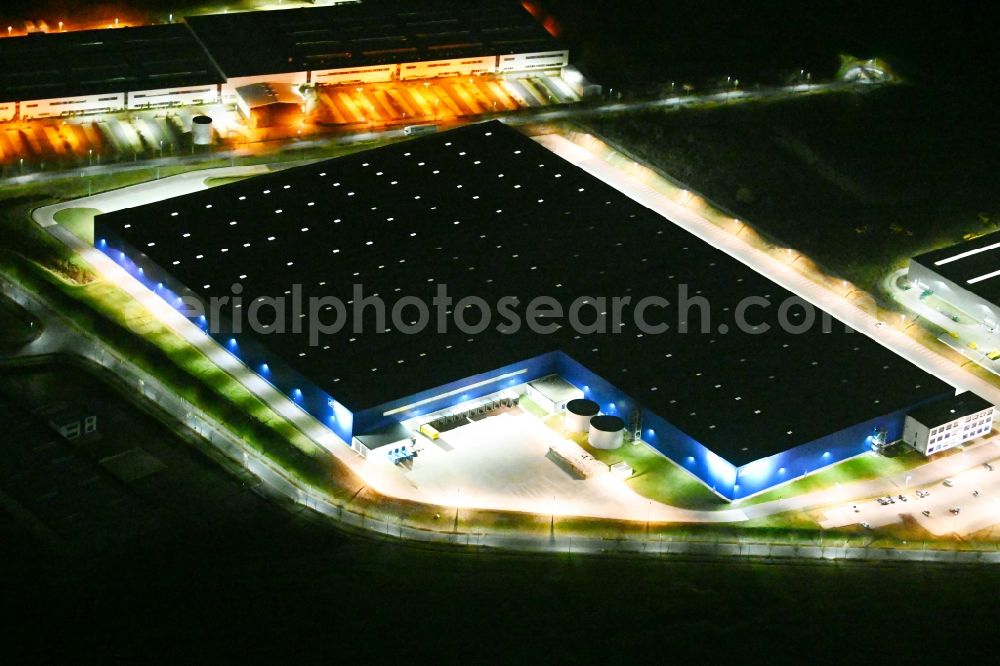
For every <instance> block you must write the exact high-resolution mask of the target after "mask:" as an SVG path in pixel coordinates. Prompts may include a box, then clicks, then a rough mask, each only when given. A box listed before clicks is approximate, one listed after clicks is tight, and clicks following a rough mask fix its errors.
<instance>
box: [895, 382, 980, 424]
mask: <svg viewBox="0 0 1000 666" xmlns="http://www.w3.org/2000/svg"><path fill="white" fill-rule="evenodd" d="M992 406H993V403H991V402H990V401H988V400H985V399H983V398H980V397H979V396H978V395H976V394H975V393H973V392H972V391H966V392H965V393H962V394H960V395H956V396H955V397H953V398H949V399H947V400H938V401H936V402H932V403H930V404H928V405H923V406H921V407H917V408H916V409H914V410H913V411H911V412H910V413H909V415H910V416H912V417H913V418H914V419H916V420H917V421H918V422H920V423H922V424H924V425H925V426H927V427H928V428H936V427H937V426H939V425H943V424H945V423H951V422H952V421H954V420H955V419H960V418H962V417H963V416H968V415H970V414H975V413H976V412H981V411H983V410H984V409H987V408H989V407H992Z"/></svg>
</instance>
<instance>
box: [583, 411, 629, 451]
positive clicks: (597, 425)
mask: <svg viewBox="0 0 1000 666" xmlns="http://www.w3.org/2000/svg"><path fill="white" fill-rule="evenodd" d="M624 436H625V422H624V421H622V420H621V419H620V418H618V417H617V416H608V415H606V414H604V415H600V416H594V417H592V418H591V419H590V433H589V435H588V437H587V439H588V440H589V441H590V445H591V446H593V447H594V448H595V449H617V448H618V447H619V446H621V445H622V442H623V441H624Z"/></svg>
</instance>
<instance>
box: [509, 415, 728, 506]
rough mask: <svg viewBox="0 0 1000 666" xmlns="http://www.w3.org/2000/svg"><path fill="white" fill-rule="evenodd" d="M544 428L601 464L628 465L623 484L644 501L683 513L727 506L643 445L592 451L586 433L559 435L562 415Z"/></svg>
mask: <svg viewBox="0 0 1000 666" xmlns="http://www.w3.org/2000/svg"><path fill="white" fill-rule="evenodd" d="M523 400H524V398H522V401H523ZM546 424H547V425H548V426H549V427H550V428H552V429H553V430H556V431H558V432H559V433H560V434H563V435H564V436H565V437H568V438H570V439H572V440H573V441H574V442H576V443H577V444H579V445H580V446H581V447H582V448H583V449H584V450H585V451H587V452H588V453H590V454H591V455H592V456H594V457H595V458H597V459H598V460H600V461H601V462H603V463H606V464H608V465H614V464H615V463H617V462H621V461H623V460H624V461H625V462H627V463H628V464H629V465H630V466H631V467H632V470H633V473H632V477H631V478H630V479H629V480H628V481H626V483H627V484H628V485H629V487H630V488H632V490H634V491H635V492H636V493H638V494H639V495H642V496H643V497H648V498H649V499H651V500H654V501H656V502H661V503H663V504H670V505H672V506H677V507H682V508H685V509H721V508H725V506H726V502H725V501H724V500H723V499H722V498H720V497H719V496H718V495H716V494H715V493H713V492H712V491H711V490H709V489H708V488H706V487H705V485H704V484H703V483H702V482H701V481H698V480H697V479H695V478H694V477H693V476H691V475H690V474H688V473H687V472H686V471H685V470H684V469H682V468H681V467H680V466H678V465H677V464H676V463H674V462H673V461H672V460H670V459H669V458H667V457H665V456H664V455H663V454H662V453H660V452H658V451H656V450H654V449H653V448H651V447H649V446H647V445H646V444H642V443H639V444H628V443H626V444H623V445H622V446H621V447H620V448H618V449H614V450H611V451H608V450H605V449H595V448H594V447H592V446H591V445H590V444H589V443H588V442H587V434H586V433H575V434H574V433H565V434H564V433H562V416H561V415H559V414H557V415H555V416H551V417H549V418H548V419H547V420H546Z"/></svg>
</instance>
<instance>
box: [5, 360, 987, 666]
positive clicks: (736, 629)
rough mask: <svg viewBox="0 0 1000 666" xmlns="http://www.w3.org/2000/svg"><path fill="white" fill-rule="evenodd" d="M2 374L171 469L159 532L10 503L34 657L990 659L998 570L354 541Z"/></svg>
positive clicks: (11, 600)
mask: <svg viewBox="0 0 1000 666" xmlns="http://www.w3.org/2000/svg"><path fill="white" fill-rule="evenodd" d="M0 386H2V387H3V390H4V391H5V392H6V394H7V395H8V396H9V395H10V393H11V392H12V391H16V393H17V399H18V400H20V401H22V402H28V401H33V402H36V403H42V404H44V403H46V402H51V401H52V400H61V401H65V402H68V403H70V404H80V405H83V406H86V407H89V408H90V409H92V410H94V411H96V412H97V413H98V414H99V415H100V417H101V430H102V432H103V433H104V438H103V439H102V440H100V441H98V442H91V443H86V444H79V445H74V446H77V447H79V448H77V449H76V451H77V453H76V455H81V456H86V457H92V458H94V459H99V458H101V457H103V456H105V455H106V454H114V453H116V452H119V451H120V450H121V449H122V448H123V447H132V446H138V447H140V448H142V449H143V450H145V451H146V452H148V453H149V454H151V455H155V456H156V457H157V458H158V459H159V460H160V461H161V462H163V463H164V465H165V467H164V468H163V469H161V470H160V471H157V472H155V473H154V474H151V475H150V476H147V477H145V478H143V479H141V480H137V481H132V482H130V483H128V484H126V485H127V492H129V493H131V494H132V495H133V496H135V497H137V498H139V500H140V501H142V502H144V503H146V504H147V505H148V506H150V507H151V509H152V510H155V511H156V513H157V515H158V516H159V517H160V522H159V527H158V528H157V529H155V530H153V531H151V532H146V533H144V534H143V535H141V536H138V537H136V538H133V539H131V540H124V541H118V542H116V543H112V544H110V545H107V546H106V547H105V548H103V549H101V550H97V551H94V550H93V549H86V550H84V549H81V548H76V547H75V546H74V544H70V546H71V547H70V548H69V549H68V550H64V551H61V552H62V554H56V553H55V552H54V551H53V550H51V549H49V548H47V547H45V546H42V545H40V544H39V543H37V542H35V541H33V540H32V539H31V538H30V537H29V536H28V535H27V533H26V531H25V530H24V529H23V528H22V527H21V526H20V525H19V524H18V523H16V522H15V521H14V520H13V519H12V518H10V517H9V516H8V514H6V513H4V514H0V515H2V516H3V517H2V518H0V561H2V562H3V567H2V569H0V571H2V574H0V580H2V586H3V597H4V602H5V603H4V608H5V610H4V614H5V617H3V618H2V622H3V626H4V631H5V634H6V639H5V649H6V650H7V651H12V652H15V653H19V654H20V655H21V658H20V659H19V660H18V663H31V662H51V660H52V659H53V657H54V656H55V655H57V654H60V653H62V652H63V651H65V650H70V651H71V653H72V654H73V658H74V661H75V662H76V663H93V661H94V660H95V659H96V658H98V657H100V658H101V659H102V661H104V663H119V662H120V663H125V662H128V663H136V662H137V661H142V662H145V663H149V662H165V661H174V660H180V661H182V662H184V663H189V662H191V661H195V662H201V663H204V662H206V661H209V660H213V661H214V660H221V661H226V662H231V661H237V660H252V661H262V660H269V661H279V662H282V663H288V662H290V661H292V660H294V659H298V658H301V657H303V656H306V655H313V656H318V657H321V658H323V659H324V660H330V661H334V660H335V661H342V660H345V659H350V658H357V657H361V658H366V659H369V660H371V659H378V658H380V657H381V658H387V657H389V656H398V657H400V658H403V659H405V660H406V661H407V662H411V661H412V662H414V663H423V662H426V661H432V660H433V661H440V662H444V663H456V662H462V663H470V662H473V663H475V662H489V663H501V662H510V661H520V662H523V663H540V662H553V661H558V662H571V661H589V660H590V659H595V658H599V657H600V656H602V655H607V656H609V657H612V658H616V659H632V658H640V657H642V656H643V655H650V654H662V655H665V656H666V655H669V657H670V658H671V660H673V659H678V658H684V657H685V656H687V655H693V656H700V657H701V658H703V659H710V660H711V661H713V662H716V661H717V660H722V659H736V658H740V659H749V658H750V655H751V654H752V653H753V652H754V651H758V650H762V649H764V648H766V649H767V653H768V657H769V659H771V660H772V661H775V660H782V659H793V658H799V659H801V655H802V654H805V653H806V652H812V653H816V651H819V650H822V651H824V652H829V653H831V654H836V655H837V656H838V658H842V657H844V656H846V655H848V654H849V653H851V652H863V653H870V651H874V650H877V651H878V652H881V653H885V651H889V650H891V651H892V654H893V655H894V656H896V657H904V656H908V655H909V656H912V655H921V656H923V657H928V658H929V657H930V656H932V655H935V654H937V655H940V656H944V657H947V656H948V647H947V646H948V645H950V644H952V643H953V642H954V641H962V642H963V645H964V646H965V647H964V648H963V655H964V656H971V652H970V651H975V650H976V649H978V647H979V646H980V645H981V643H980V639H979V638H978V637H977V636H976V635H975V631H974V624H975V623H971V624H970V622H969V620H968V614H969V613H972V614H976V615H977V616H978V617H979V618H980V619H982V620H983V621H984V622H985V623H986V624H990V623H992V622H993V621H995V619H996V611H995V609H994V608H993V604H992V601H993V595H994V593H995V590H996V589H997V585H998V584H1000V572H998V571H997V570H996V569H995V568H993V569H983V568H975V567H954V568H943V567H936V566H919V565H918V566H903V567H885V566H862V565H845V564H831V565H817V564H814V563H808V564H797V563H780V564H774V563H771V564H764V563H751V562H738V561H729V560H724V561H717V562H712V561H708V562H692V561H683V560H655V559H639V558H630V557H607V558H602V557H581V556H530V555H529V556H518V555H503V554H496V553H485V552H474V551H459V550H432V549H427V548H420V547H414V546H408V545H404V544H400V543H397V542H392V541H378V540H373V539H369V538H367V537H361V536H356V535H348V534H344V533H341V532H338V531H337V530H335V529H333V528H332V527H331V526H330V525H329V524H328V523H327V522H325V521H323V520H317V519H315V518H313V517H312V516H311V515H310V514H308V513H306V512H302V511H301V510H299V511H296V512H289V511H285V510H284V509H282V508H279V507H277V506H275V505H273V504H271V503H269V502H267V501H265V500H263V499H261V498H260V497H259V496H258V495H256V494H254V493H253V492H251V491H250V490H249V489H248V487H247V486H246V485H244V483H241V482H240V481H238V480H236V478H235V477H233V476H231V475H230V474H228V473H227V472H225V471H224V470H223V469H221V468H219V467H217V466H216V465H215V463H213V462H211V461H209V460H207V459H205V458H203V457H202V456H201V455H200V454H199V453H198V452H197V450H196V448H195V447H194V446H192V444H188V443H185V442H183V441H181V440H179V439H177V438H175V437H172V436H170V435H168V434H166V433H165V432H163V431H162V428H161V427H160V426H159V425H157V424H156V423H155V422H154V421H152V419H150V418H149V417H148V416H145V415H142V414H138V413H136V412H135V411H134V409H133V408H131V407H130V406H129V405H128V404H127V403H125V402H124V401H122V400H121V399H120V398H118V397H117V396H116V395H115V394H113V393H111V392H108V391H107V389H105V388H103V387H102V386H101V385H100V384H99V383H97V382H95V381H94V380H93V379H91V378H89V377H88V376H87V375H86V374H84V373H81V372H79V371H73V370H67V369H65V368H63V369H62V370H61V371H60V373H59V374H53V373H52V372H50V371H45V372H42V373H34V372H32V373H17V374H16V375H14V376H10V375H6V376H5V377H4V378H3V379H2V381H0ZM81 508H82V510H87V509H86V507H81ZM77 545H78V544H77ZM980 604H986V605H985V606H980ZM958 609H965V610H963V611H962V612H958ZM928 617H934V618H936V620H935V622H934V623H933V625H934V627H933V629H934V630H933V631H932V632H925V631H923V627H924V625H925V624H926V618H928ZM194 645H197V648H192V646H194ZM551 645H559V646H560V648H559V652H558V653H553V652H552V651H551V648H550V647H546V646H551ZM874 646H877V647H874Z"/></svg>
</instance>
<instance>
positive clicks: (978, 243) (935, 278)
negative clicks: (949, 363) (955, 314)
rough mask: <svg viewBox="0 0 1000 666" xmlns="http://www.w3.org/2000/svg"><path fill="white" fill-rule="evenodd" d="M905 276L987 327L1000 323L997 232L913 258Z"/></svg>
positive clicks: (999, 250)
mask: <svg viewBox="0 0 1000 666" xmlns="http://www.w3.org/2000/svg"><path fill="white" fill-rule="evenodd" d="M907 277H908V278H909V280H910V282H912V283H913V284H915V285H917V286H918V287H919V288H920V289H923V290H925V291H930V292H932V293H934V294H935V295H937V296H938V297H940V298H941V299H943V300H945V301H947V302H949V303H951V304H952V305H954V306H955V307H956V308H958V309H959V310H960V311H962V312H964V313H966V314H968V315H970V316H972V317H973V318H974V319H975V320H977V321H980V322H983V323H984V324H986V325H987V326H988V327H990V328H994V329H995V328H996V327H997V326H1000V231H998V232H994V233H992V234H986V235H985V236H980V237H979V238H974V239H973V240H970V241H965V242H963V243H959V244H957V245H952V246H950V247H946V248H942V249H940V250H934V251H932V252H927V253H924V254H921V255H919V256H916V257H913V258H912V259H910V266H909V271H908V273H907Z"/></svg>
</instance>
